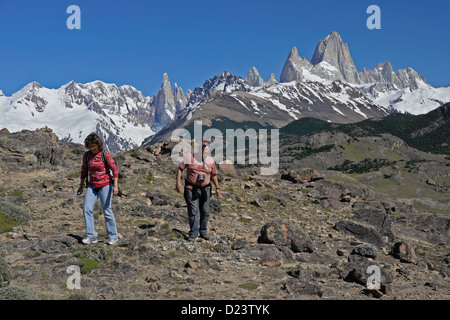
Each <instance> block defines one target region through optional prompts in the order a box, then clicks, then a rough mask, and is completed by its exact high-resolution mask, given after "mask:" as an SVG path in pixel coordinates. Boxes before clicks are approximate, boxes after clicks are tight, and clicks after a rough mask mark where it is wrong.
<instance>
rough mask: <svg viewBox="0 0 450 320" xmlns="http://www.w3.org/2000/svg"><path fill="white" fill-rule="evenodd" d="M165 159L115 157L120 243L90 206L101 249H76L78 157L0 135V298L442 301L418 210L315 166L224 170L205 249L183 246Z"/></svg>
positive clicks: (37, 135)
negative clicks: (271, 171) (262, 171)
mask: <svg viewBox="0 0 450 320" xmlns="http://www.w3.org/2000/svg"><path fill="white" fill-rule="evenodd" d="M169 150H170V146H169V145H166V144H159V145H156V146H152V147H147V148H141V149H136V150H132V151H128V152H125V153H121V154H115V155H114V158H115V160H116V162H117V164H118V166H119V169H120V175H121V177H120V189H121V192H120V194H119V195H118V196H116V197H115V198H114V201H113V210H114V212H115V216H116V220H117V225H118V230H119V233H120V240H119V243H118V245H117V246H109V245H107V244H106V242H107V239H106V232H105V225H104V220H103V216H102V212H101V208H100V206H99V204H98V207H97V208H96V215H97V220H96V221H97V224H96V226H97V231H98V233H99V243H97V244H95V245H83V244H81V242H80V240H81V239H82V237H83V236H84V220H83V213H82V203H83V195H81V196H77V195H76V190H77V188H78V184H79V169H80V166H81V159H82V153H83V152H84V151H85V150H84V147H83V146H81V145H76V144H72V143H64V142H61V141H59V140H58V139H57V138H56V136H55V135H54V134H53V133H52V132H51V130H46V129H41V130H37V131H33V132H31V131H24V132H21V133H14V134H11V133H8V132H6V131H2V132H1V133H0V173H1V177H0V221H1V224H0V298H3V299H8V298H10V299H28V298H34V299H43V300H72V299H91V300H102V299H113V300H131V299H133V300H145V299H149V300H181V299H183V300H186V299H187V300H242V299H246V300H248V299H256V300H262V299H264V300H265V299H272V300H374V299H381V300H435V299H438V300H439V299H444V300H446V299H449V298H450V278H449V277H450V266H449V263H450V256H449V251H448V245H449V243H448V239H449V230H450V222H449V221H450V220H449V217H448V216H447V215H442V214H436V213H432V212H418V211H417V210H414V209H413V208H412V207H411V206H409V205H408V204H407V203H397V202H394V201H392V200H390V199H389V197H388V196H386V195H382V194H379V193H377V192H375V191H374V190H372V189H370V188H369V187H365V186H363V185H359V184H358V185H357V184H352V183H350V182H344V181H337V180H331V179H330V178H328V177H327V175H324V174H323V173H322V172H317V171H314V170H296V171H291V172H284V173H283V174H282V175H279V176H276V177H264V176H259V175H257V174H256V172H250V171H247V172H239V173H236V171H235V169H234V168H232V167H222V168H221V173H220V179H221V190H222V198H221V199H217V198H216V197H214V198H213V199H214V200H213V201H212V214H211V218H210V223H209V228H210V235H211V239H210V240H208V241H205V240H203V239H200V238H199V239H198V240H197V241H196V242H194V243H190V242H188V241H186V237H187V233H188V230H189V228H188V222H187V213H186V207H185V203H184V199H183V197H182V195H181V194H178V193H176V192H175V189H174V187H175V171H176V166H175V165H174V164H173V163H172V161H171V159H170V154H169ZM371 265H375V267H370V266H371ZM71 266H78V267H80V271H81V282H80V288H79V289H70V288H69V287H68V281H67V280H68V279H69V277H70V276H71V275H73V273H68V268H69V267H71ZM369 267H370V268H369ZM371 268H375V269H377V270H380V271H381V286H380V287H379V288H376V289H370V288H368V287H367V285H368V282H370V279H373V278H374V277H375V276H374V275H371V274H369V273H368V270H369V269H371ZM369 278H370V279H369ZM368 279H369V281H368Z"/></svg>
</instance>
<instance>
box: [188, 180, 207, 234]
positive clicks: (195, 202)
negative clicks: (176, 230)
mask: <svg viewBox="0 0 450 320" xmlns="http://www.w3.org/2000/svg"><path fill="white" fill-rule="evenodd" d="M210 198H211V188H204V189H203V190H202V189H200V188H198V189H189V188H184V199H185V200H186V204H187V209H188V217H189V227H190V231H189V237H197V236H198V234H199V232H200V235H206V234H207V228H208V219H209V211H210Z"/></svg>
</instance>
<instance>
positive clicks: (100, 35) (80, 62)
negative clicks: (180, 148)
mask: <svg viewBox="0 0 450 320" xmlns="http://www.w3.org/2000/svg"><path fill="white" fill-rule="evenodd" d="M70 5H77V6H79V8H80V9H81V29H80V30H69V29H68V28H67V26H66V21H67V19H68V18H69V16H70V14H68V13H66V10H67V8H68V7H69V6H70ZM370 5H378V6H379V7H380V9H381V29H379V30H370V29H368V28H367V27H366V21H367V19H368V18H369V16H370V14H367V13H366V10H367V8H368V7H369V6H370ZM449 12H450V2H449V1H443V0H428V1H424V0H421V1H415V0H409V1H400V0H396V1H393V0H388V1H380V0H370V1H369V0H351V1H350V0H340V1H336V0H316V1H311V0H238V1H236V0H226V1H216V0H208V1H204V0H184V1H180V0H159V1H153V0H152V1H150V0H117V1H114V0H108V1H105V0H41V1H36V0H0V30H1V38H0V39H1V40H0V90H2V91H3V92H4V93H5V95H8V96H9V95H11V94H12V93H14V92H16V91H18V90H20V89H21V88H22V87H24V86H25V85H26V84H27V83H30V82H32V81H37V82H39V83H40V84H42V85H43V86H45V87H47V88H59V87H60V86H62V85H64V84H66V83H68V82H70V81H72V80H74V81H76V82H80V83H86V82H90V81H94V80H102V81H105V82H108V83H115V84H117V85H119V86H120V85H124V84H128V85H132V86H134V87H136V88H137V89H138V90H140V91H142V93H143V94H144V95H146V96H151V95H155V94H156V93H157V91H158V89H159V87H160V86H161V83H162V77H163V74H164V73H167V74H168V76H169V78H170V81H171V84H172V86H173V85H174V84H175V83H177V84H178V86H179V87H182V88H183V90H184V91H186V90H187V89H191V90H193V89H194V88H195V87H197V86H201V85H202V84H203V83H204V81H205V80H207V79H209V78H211V77H213V76H214V75H217V74H220V73H222V71H224V70H226V71H229V72H231V73H233V74H235V75H238V76H241V77H243V78H245V76H246V74H247V71H248V70H249V69H250V68H251V67H253V66H255V67H256V68H257V69H258V70H259V72H260V74H261V76H262V77H263V78H264V80H268V79H269V76H270V74H271V73H274V74H275V76H276V78H277V79H279V76H280V73H281V69H282V67H283V64H284V62H285V61H286V58H287V56H288V54H289V51H290V50H291V48H292V47H293V46H296V47H297V48H298V51H299V54H300V55H301V56H302V57H306V58H307V59H308V60H310V59H311V57H312V54H313V52H314V49H315V47H316V45H317V43H318V41H319V40H321V39H323V38H325V37H326V36H327V35H328V34H329V33H330V32H331V31H337V32H338V33H339V34H340V35H341V37H342V39H343V41H344V42H345V43H347V44H348V45H349V49H350V53H351V55H352V58H353V60H354V62H355V65H356V67H357V69H358V71H360V70H361V69H362V68H363V67H366V68H368V69H369V68H370V69H371V68H374V67H375V66H376V65H377V64H378V63H381V62H385V61H389V62H391V64H392V66H393V68H394V71H396V70H397V69H399V68H406V67H411V68H413V69H415V70H416V71H417V72H419V73H420V74H422V75H423V76H425V77H426V79H427V80H428V82H429V83H430V84H432V85H433V86H444V85H448V84H450V63H449V61H448V57H449V52H450V36H449V35H450V25H449V24H448V13H449Z"/></svg>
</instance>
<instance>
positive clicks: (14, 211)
mask: <svg viewBox="0 0 450 320" xmlns="http://www.w3.org/2000/svg"><path fill="white" fill-rule="evenodd" d="M29 220H31V214H30V213H29V212H28V211H27V210H25V209H23V208H21V207H19V206H16V205H15V204H12V203H9V202H4V201H0V233H2V232H7V231H11V230H12V229H13V228H14V227H17V226H18V225H20V224H22V223H23V222H26V221H29Z"/></svg>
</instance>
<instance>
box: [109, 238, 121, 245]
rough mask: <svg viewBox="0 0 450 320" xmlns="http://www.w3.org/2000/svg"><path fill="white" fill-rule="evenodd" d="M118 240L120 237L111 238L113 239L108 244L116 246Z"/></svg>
mask: <svg viewBox="0 0 450 320" xmlns="http://www.w3.org/2000/svg"><path fill="white" fill-rule="evenodd" d="M117 241H119V240H118V239H111V240H109V241H108V244H109V245H110V246H115V245H116V244H117Z"/></svg>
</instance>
